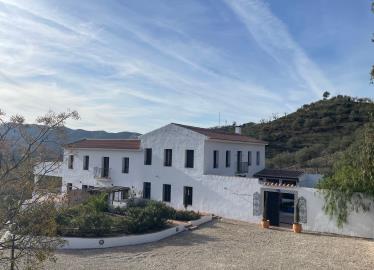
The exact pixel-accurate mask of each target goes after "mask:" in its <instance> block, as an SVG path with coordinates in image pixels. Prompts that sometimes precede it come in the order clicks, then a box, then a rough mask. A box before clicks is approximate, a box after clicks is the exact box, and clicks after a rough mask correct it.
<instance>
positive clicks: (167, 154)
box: [164, 149, 173, 167]
mask: <svg viewBox="0 0 374 270" xmlns="http://www.w3.org/2000/svg"><path fill="white" fill-rule="evenodd" d="M172 153H173V152H172V150H171V149H165V150H164V166H166V167H170V166H171V161H172V158H173V157H172V155H173V154H172Z"/></svg>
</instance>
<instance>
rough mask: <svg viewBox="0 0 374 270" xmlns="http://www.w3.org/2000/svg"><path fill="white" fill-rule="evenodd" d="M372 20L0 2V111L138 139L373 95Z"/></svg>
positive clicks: (252, 5) (161, 2)
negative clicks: (172, 126) (66, 117)
mask: <svg viewBox="0 0 374 270" xmlns="http://www.w3.org/2000/svg"><path fill="white" fill-rule="evenodd" d="M373 20H374V14H371V12H370V1H367V0H354V1H353V0H351V1H341V0H329V1H326V0H314V1H307V0H287V1H279V0H200V1H193V0H191V1H179V0H174V1H172V0H157V1H148V0H123V1H119V0H117V1H109V0H108V1H93V0H92V1H91V0H90V1H88V0H86V1H83V0H82V1H74V0H65V1H59V0H48V1H31V0H23V1H22V0H0V63H1V65H0V108H1V109H2V110H4V111H6V112H7V113H8V114H15V113H21V114H23V115H25V116H26V117H27V120H29V121H31V120H32V119H34V118H35V117H36V116H37V115H40V114H43V113H44V112H46V111H48V110H54V111H64V110H67V109H75V110H78V112H79V113H80V115H81V120H79V121H75V122H69V123H68V126H70V127H73V128H84V129H89V130H103V129H104V130H108V131H123V130H129V131H138V132H147V131H149V130H152V129H153V128H157V127H159V126H162V125H165V124H168V123H170V122H179V123H184V124H192V125H198V126H206V127H209V126H215V125H217V124H218V114H219V113H220V114H221V120H222V121H221V123H225V122H227V123H229V124H231V123H232V122H233V121H236V122H238V123H245V122H249V121H259V120H260V119H263V118H269V117H270V116H271V115H272V114H273V113H278V114H284V113H285V112H292V111H294V110H295V109H297V108H298V107H300V106H302V105H303V104H305V103H309V102H311V101H315V100H318V99H320V98H321V96H322V93H323V91H325V90H328V91H330V92H331V93H332V94H348V95H352V96H360V97H370V98H374V94H373V87H374V86H371V85H369V71H370V67H371V65H372V64H373V63H374V58H372V57H370V56H372V55H373V53H372V52H373V49H374V44H371V42H370V39H371V33H372V32H374V27H372V26H373V25H374V24H373Z"/></svg>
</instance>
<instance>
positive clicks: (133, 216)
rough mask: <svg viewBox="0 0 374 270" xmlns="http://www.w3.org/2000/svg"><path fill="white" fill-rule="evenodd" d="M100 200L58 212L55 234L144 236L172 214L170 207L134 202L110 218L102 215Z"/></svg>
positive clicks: (161, 224) (162, 223)
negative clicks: (56, 232)
mask: <svg viewBox="0 0 374 270" xmlns="http://www.w3.org/2000/svg"><path fill="white" fill-rule="evenodd" d="M103 201H104V199H103V197H96V198H94V199H92V200H89V201H88V202H86V203H84V204H81V205H79V206H74V207H70V208H65V209H60V211H59V213H58V214H57V217H56V223H57V224H58V234H59V235H62V236H80V237H94V236H105V235H113V234H130V233H146V232H149V231H154V230H158V229H162V228H164V227H165V226H166V223H167V220H168V219H174V218H175V215H176V213H175V210H174V209H173V208H171V207H169V206H167V205H165V204H164V203H162V202H156V201H151V200H139V201H138V202H140V203H139V204H137V203H135V201H134V204H130V206H128V207H127V208H114V209H112V210H111V212H112V213H114V214H117V215H113V214H110V213H108V212H106V210H108V209H107V206H105V207H104V205H103V203H102V202H103ZM105 201H106V199H105ZM106 205H107V204H106ZM133 205H138V206H133ZM139 205H140V206H139ZM118 215H121V216H118Z"/></svg>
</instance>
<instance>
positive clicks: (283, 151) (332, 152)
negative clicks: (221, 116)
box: [225, 95, 374, 174]
mask: <svg viewBox="0 0 374 270" xmlns="http://www.w3.org/2000/svg"><path fill="white" fill-rule="evenodd" d="M373 114H374V103H373V101H372V100H370V99H368V98H353V97H349V96H341V95H339V96H336V97H332V98H330V99H323V100H319V101H317V102H314V103H311V104H308V105H304V106H302V107H301V108H299V109H298V110H297V111H296V112H294V113H291V114H288V115H284V116H282V117H277V116H276V115H274V116H273V119H272V120H269V121H264V120H262V121H261V123H259V124H255V123H248V124H245V125H244V126H243V128H242V133H243V134H244V135H248V136H252V137H255V138H259V139H262V140H265V141H267V142H268V143H269V145H268V146H267V151H266V154H267V166H268V167H273V168H292V169H304V170H306V171H310V172H315V173H323V174H328V173H329V172H330V171H331V168H332V164H333V162H334V160H336V159H337V157H338V156H340V155H341V154H342V152H343V151H344V150H346V149H347V148H348V147H349V146H350V145H351V144H352V143H353V142H354V141H355V139H356V137H357V136H358V134H360V133H361V132H362V130H363V127H364V125H365V124H367V123H369V121H373V120H372V119H373V118H372V116H371V115H373ZM225 129H226V130H230V131H233V127H226V128H225Z"/></svg>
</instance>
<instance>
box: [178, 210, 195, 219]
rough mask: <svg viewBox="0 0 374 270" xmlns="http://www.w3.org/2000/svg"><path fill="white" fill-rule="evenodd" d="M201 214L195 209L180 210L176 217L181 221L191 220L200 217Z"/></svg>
mask: <svg viewBox="0 0 374 270" xmlns="http://www.w3.org/2000/svg"><path fill="white" fill-rule="evenodd" d="M200 217H201V215H200V214H199V213H196V212H194V211H187V210H178V211H176V213H175V219H176V220H180V221H190V220H196V219H199V218H200Z"/></svg>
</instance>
